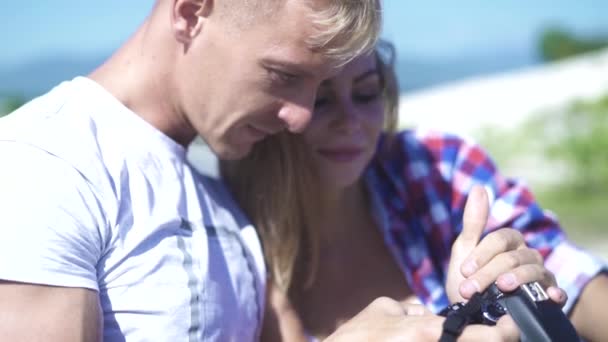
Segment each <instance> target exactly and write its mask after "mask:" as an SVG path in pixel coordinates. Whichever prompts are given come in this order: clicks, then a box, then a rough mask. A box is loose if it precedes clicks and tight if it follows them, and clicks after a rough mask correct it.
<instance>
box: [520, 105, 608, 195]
mask: <svg viewBox="0 0 608 342" xmlns="http://www.w3.org/2000/svg"><path fill="white" fill-rule="evenodd" d="M527 126H528V129H531V128H533V127H535V128H536V132H538V133H540V135H541V139H542V140H543V142H544V146H545V147H544V151H545V152H546V155H547V157H548V158H550V159H553V160H560V161H562V162H564V163H565V164H566V165H567V167H568V168H569V169H570V170H571V171H572V177H570V178H569V179H568V180H567V181H566V182H565V183H564V184H565V185H567V186H571V187H574V188H575V189H579V190H581V191H585V192H598V191H599V192H605V191H607V190H608V95H606V96H603V97H602V98H600V99H598V100H594V101H578V102H575V103H573V104H572V105H570V106H568V107H567V108H565V109H564V110H561V111H557V112H555V113H545V114H543V115H542V116H540V117H539V118H537V119H535V120H532V121H531V122H530V123H528V125H527Z"/></svg>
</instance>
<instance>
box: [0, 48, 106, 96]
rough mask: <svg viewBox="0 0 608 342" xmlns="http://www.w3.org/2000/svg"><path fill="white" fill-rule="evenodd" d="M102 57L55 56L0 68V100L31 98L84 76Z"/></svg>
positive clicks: (102, 59) (103, 57) (103, 58)
mask: <svg viewBox="0 0 608 342" xmlns="http://www.w3.org/2000/svg"><path fill="white" fill-rule="evenodd" d="M108 55H109V54H108ZM106 58H107V56H106V55H104V56H93V57H67V56H56V57H52V58H44V59H42V58H41V59H37V60H33V61H29V62H25V63H24V64H22V65H20V66H18V67H16V68H12V69H6V68H3V67H2V66H0V97H6V96H19V97H24V98H32V97H35V96H37V95H40V94H42V93H44V92H46V91H48V90H49V89H51V88H52V87H53V86H55V85H56V84H58V83H59V82H61V81H64V80H66V79H71V78H73V77H75V76H78V75H85V74H88V73H89V72H91V71H93V69H95V68H96V67H97V66H98V65H99V64H101V63H102V62H103V61H104V60H105V59H106Z"/></svg>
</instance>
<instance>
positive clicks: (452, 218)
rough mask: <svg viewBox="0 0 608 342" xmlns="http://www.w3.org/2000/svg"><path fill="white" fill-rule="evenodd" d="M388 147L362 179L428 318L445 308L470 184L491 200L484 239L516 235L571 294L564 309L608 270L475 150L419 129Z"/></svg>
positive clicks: (381, 150)
mask: <svg viewBox="0 0 608 342" xmlns="http://www.w3.org/2000/svg"><path fill="white" fill-rule="evenodd" d="M386 141H387V139H386V138H383V139H382V140H381V143H380V145H379V149H378V152H377V154H376V157H375V159H374V160H373V161H372V163H371V164H370V167H369V168H368V170H367V172H366V176H365V177H366V181H367V184H368V187H369V189H370V190H371V193H372V200H373V203H374V214H375V216H376V219H377V220H378V222H380V225H381V227H382V232H383V234H384V239H385V241H386V243H387V245H388V246H389V248H390V250H391V252H392V254H393V255H394V256H395V258H396V260H397V262H398V264H399V265H400V267H401V269H402V270H403V272H404V274H405V277H406V279H407V281H408V283H409V286H410V287H411V288H412V290H413V291H414V292H415V293H416V295H417V296H418V298H419V299H420V300H421V301H422V303H423V304H425V305H426V306H427V307H429V308H430V309H431V310H432V311H434V312H438V311H440V310H441V309H443V308H444V307H445V306H446V305H448V302H449V301H448V298H447V295H446V292H445V290H444V284H445V280H446V274H447V269H448V262H449V257H450V249H451V245H452V242H453V241H454V239H455V238H456V236H457V235H458V234H459V232H460V231H461V229H462V215H463V211H464V205H465V202H466V199H467V196H468V193H469V191H470V189H471V187H472V186H473V185H474V184H481V185H483V186H484V187H485V188H486V191H487V192H488V195H489V197H490V203H491V208H490V216H489V221H488V225H487V227H486V233H487V232H490V231H493V230H495V229H498V228H502V227H512V228H515V229H517V230H519V231H521V232H522V234H523V235H524V238H525V240H526V243H527V244H528V246H530V247H532V248H535V249H537V250H538V251H539V252H540V253H541V254H542V255H543V257H545V265H546V266H547V268H548V269H550V270H551V271H552V272H553V273H555V275H556V278H557V281H558V284H559V286H560V287H562V288H563V289H564V290H566V292H567V293H568V302H567V304H566V306H565V307H564V310H566V311H569V310H570V309H571V307H572V305H573V304H574V303H575V302H576V300H577V298H578V296H579V294H580V292H581V290H582V288H583V287H584V285H585V284H586V283H587V282H588V281H589V280H590V279H591V278H592V277H594V276H595V275H596V274H598V273H599V272H602V271H604V272H605V271H606V270H607V268H606V265H605V264H604V263H603V261H601V260H599V259H596V258H594V257H593V256H591V255H589V254H587V253H585V252H584V251H581V250H579V249H577V248H576V247H574V246H573V245H572V244H571V243H569V242H568V241H567V240H566V236H565V234H564V232H563V231H562V229H561V228H560V226H559V223H558V222H557V220H556V219H555V217H553V216H551V214H550V213H548V212H546V211H543V209H541V208H540V207H539V205H538V204H537V203H536V202H535V200H534V197H533V196H532V194H531V193H530V191H529V190H528V189H527V188H526V186H525V185H524V184H523V183H522V182H519V181H516V180H511V179H507V178H505V177H504V176H502V175H501V174H500V173H499V172H498V170H497V169H496V166H495V165H494V163H493V162H492V161H491V160H490V157H489V156H488V155H487V154H486V153H485V152H484V151H483V150H482V149H481V148H480V147H479V146H477V145H475V144H473V143H472V142H470V141H467V140H464V139H462V138H459V137H457V136H453V135H447V134H443V133H438V132H430V131H418V130H414V131H404V132H402V133H399V134H397V135H396V136H395V137H394V140H392V144H390V145H388V144H386ZM387 146H390V147H388V148H387Z"/></svg>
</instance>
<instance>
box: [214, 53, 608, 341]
mask: <svg viewBox="0 0 608 342" xmlns="http://www.w3.org/2000/svg"><path fill="white" fill-rule="evenodd" d="M391 59H392V48H391V47H390V46H388V45H386V44H381V45H379V46H378V48H377V50H376V53H375V54H373V55H369V56H362V57H359V58H357V59H355V60H353V61H352V62H350V63H349V64H347V65H346V66H345V67H344V69H343V70H342V71H341V72H340V73H339V74H338V75H336V76H335V77H333V78H331V79H328V80H326V81H325V82H324V83H323V84H322V85H321V88H320V90H319V91H318V94H317V100H316V103H315V113H314V117H313V120H312V122H311V124H310V126H309V127H308V128H307V129H306V131H305V132H304V133H303V134H302V135H288V134H284V135H279V136H276V137H272V138H270V139H267V140H265V141H263V142H261V143H259V144H258V145H257V146H256V147H255V149H254V151H253V153H252V154H251V155H250V157H248V158H246V159H243V160H241V161H238V162H222V163H221V170H222V174H223V176H224V178H225V180H226V181H227V183H228V185H229V187H230V188H231V189H232V191H233V192H234V194H235V197H236V198H237V201H238V202H239V203H240V204H241V205H242V207H243V208H244V210H245V211H246V212H247V214H248V215H249V216H250V218H251V219H252V221H253V222H254V224H255V225H256V227H257V229H258V231H259V234H260V236H261V239H262V242H263V245H264V249H265V255H266V258H267V263H268V265H269V270H270V274H271V278H272V283H273V284H274V286H275V287H276V289H278V290H276V291H278V295H277V293H276V292H273V294H272V295H271V297H270V298H271V308H273V309H274V310H278V311H282V310H285V309H287V310H288V311H290V312H292V313H295V315H293V316H292V317H296V319H295V321H294V320H291V321H290V322H291V323H294V322H295V324H294V326H295V327H296V329H298V328H302V330H303V331H306V332H307V333H308V334H310V335H313V336H316V337H325V336H327V335H329V334H330V333H331V332H332V331H333V330H334V329H335V328H336V327H338V326H339V325H340V324H341V323H342V322H344V321H346V320H347V319H349V318H351V317H352V316H354V315H355V314H356V313H357V312H359V311H360V310H361V309H362V308H363V307H365V305H367V304H368V303H369V302H371V301H372V300H373V299H374V298H376V297H379V296H388V297H391V298H393V299H397V300H400V301H406V300H413V299H415V300H419V301H421V302H422V303H423V304H425V305H426V306H427V307H428V308H429V309H431V310H432V311H433V312H438V311H439V310H441V309H442V308H444V307H445V306H446V305H448V304H449V303H450V302H454V301H459V300H462V299H463V298H468V297H470V295H471V294H472V293H473V292H475V291H476V290H479V289H483V288H485V287H486V286H487V285H489V284H490V283H492V282H493V281H494V280H496V279H497V277H498V276H499V277H498V282H499V286H503V287H502V288H503V289H504V288H506V287H509V286H517V285H519V284H521V283H524V282H527V281H530V280H539V281H541V282H542V283H543V285H545V286H551V285H555V280H554V279H553V278H552V276H551V275H550V274H548V273H547V272H546V270H545V269H544V267H542V262H543V260H544V262H545V265H546V266H547V267H549V268H551V270H552V271H554V272H555V273H556V276H557V279H558V282H557V283H558V284H559V285H560V286H561V287H562V288H564V289H565V290H566V292H567V295H568V297H569V300H568V302H567V303H566V306H565V310H567V311H568V312H570V313H571V318H572V320H573V323H574V324H575V326H576V328H577V330H579V333H581V334H582V335H583V337H586V338H588V339H591V340H598V339H600V338H602V339H604V340H607V339H608V333H607V332H606V331H605V330H604V331H601V329H602V328H601V324H597V325H594V324H593V322H600V321H601V318H602V317H603V318H604V319H608V315H607V313H606V311H604V312H599V313H598V312H593V309H592V308H591V305H589V301H590V300H591V299H594V300H598V299H600V300H604V301H605V302H606V301H608V295H607V294H606V293H608V291H606V290H607V289H608V277H606V275H599V274H600V272H601V271H602V270H604V271H605V270H606V269H605V268H603V267H604V266H603V265H602V264H601V262H600V261H598V260H596V259H594V258H592V257H591V256H588V255H587V254H585V253H583V252H580V251H577V250H576V249H575V248H573V247H572V246H571V245H570V244H569V243H568V242H567V240H566V239H565V236H564V234H563V232H562V231H561V230H560V227H559V225H558V223H557V222H556V221H555V220H554V219H552V218H551V217H549V216H547V215H546V214H545V213H544V212H543V211H542V210H541V209H540V208H539V206H538V205H537V204H536V203H535V202H534V199H533V197H532V195H531V194H530V192H529V191H528V190H527V189H526V188H525V187H524V186H523V185H522V184H520V183H517V182H514V181H511V180H508V179H505V178H504V177H503V176H502V175H501V174H500V173H498V171H497V170H496V168H495V166H494V165H493V163H492V162H491V160H490V159H489V157H488V156H487V155H486V154H485V153H484V152H483V151H482V150H481V149H480V148H479V147H478V146H476V145H474V144H472V143H470V142H468V141H465V140H463V139H460V138H458V137H456V136H451V135H447V134H442V133H438V132H425V131H417V130H413V131H404V132H400V133H394V129H395V125H396V120H397V100H398V89H397V85H396V81H395V77H394V73H393V70H392V65H391V62H390V60H391ZM277 146H278V147H279V148H277ZM475 184H479V185H482V186H483V187H485V188H486V190H487V191H488V193H489V196H490V199H489V200H490V201H489V202H490V203H491V204H492V205H491V209H490V212H489V217H488V221H487V226H486V229H487V231H486V232H491V233H488V234H487V235H486V237H485V238H484V240H482V242H481V243H480V244H479V245H478V246H477V247H475V248H476V250H483V249H487V248H488V247H487V246H498V245H500V241H502V240H509V241H511V243H510V244H507V245H509V246H503V247H504V248H502V247H498V248H499V249H500V248H502V249H501V250H499V251H498V252H496V253H494V254H492V256H493V258H486V260H481V259H483V258H481V259H480V258H477V259H475V258H472V257H470V256H469V257H462V256H460V260H464V261H465V264H464V265H462V266H460V264H457V265H455V266H454V265H452V267H451V268H450V265H449V262H450V254H451V252H452V251H453V250H452V244H453V242H454V241H455V240H456V238H457V237H458V234H459V233H460V231H461V230H462V227H463V223H462V221H463V212H464V206H465V201H466V198H467V197H468V196H469V194H470V192H471V191H472V189H474V185H475ZM484 225H485V220H484ZM502 227H512V228H514V229H499V228H502ZM482 228H483V227H482ZM519 232H521V234H519ZM518 234H519V235H518ZM484 241H485V242H484ZM526 244H527V245H528V246H530V247H532V248H533V249H535V250H532V249H530V248H527V247H526ZM493 248H494V247H493ZM453 252H454V253H455V252H457V251H453ZM538 252H540V253H538ZM539 254H540V255H542V257H543V258H540V257H539ZM477 256H479V254H477ZM452 259H455V258H454V257H453V258H452ZM490 259H491V260H490ZM557 260H568V264H567V265H565V266H564V265H559V267H556V266H555V264H556V261H557ZM466 261H468V263H466ZM475 262H477V264H476V263H475ZM452 263H454V261H452ZM576 263H578V264H584V265H587V266H586V267H584V268H579V269H575V268H572V266H573V265H576ZM539 264H540V266H539ZM498 265H500V266H498ZM454 269H456V270H457V271H460V273H461V274H460V273H458V272H457V271H456V272H455V271H454ZM509 270H511V271H509ZM507 271H509V272H507ZM462 275H464V276H462ZM459 277H460V279H456V278H459ZM465 278H466V279H465ZM501 284H502V285H501ZM446 287H447V291H446ZM583 288H585V290H584V291H583ZM581 293H582V294H581ZM281 294H286V297H282V296H281ZM551 297H552V298H553V299H556V300H557V301H559V297H560V294H559V293H556V292H555V291H553V295H552V296H551ZM273 298H274V299H273ZM564 300H565V297H564ZM574 303H577V304H576V305H574ZM591 314H594V315H595V316H590V315H591ZM583 317H584V318H585V319H583ZM591 317H593V318H591ZM281 319H282V318H281V317H279V320H281ZM590 321H591V322H590ZM285 324H290V323H285ZM281 330H282V332H283V333H284V332H285V329H284V327H283V328H281ZM284 336H285V335H284Z"/></svg>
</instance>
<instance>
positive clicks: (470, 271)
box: [462, 261, 477, 277]
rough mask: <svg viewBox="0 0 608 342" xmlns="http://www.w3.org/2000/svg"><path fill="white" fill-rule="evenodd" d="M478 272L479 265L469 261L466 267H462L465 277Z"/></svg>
mask: <svg viewBox="0 0 608 342" xmlns="http://www.w3.org/2000/svg"><path fill="white" fill-rule="evenodd" d="M475 271H477V263H476V262H475V261H467V262H466V263H465V264H464V265H462V272H463V273H464V274H463V275H464V276H465V277H468V276H470V275H471V274H473V273H475Z"/></svg>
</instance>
